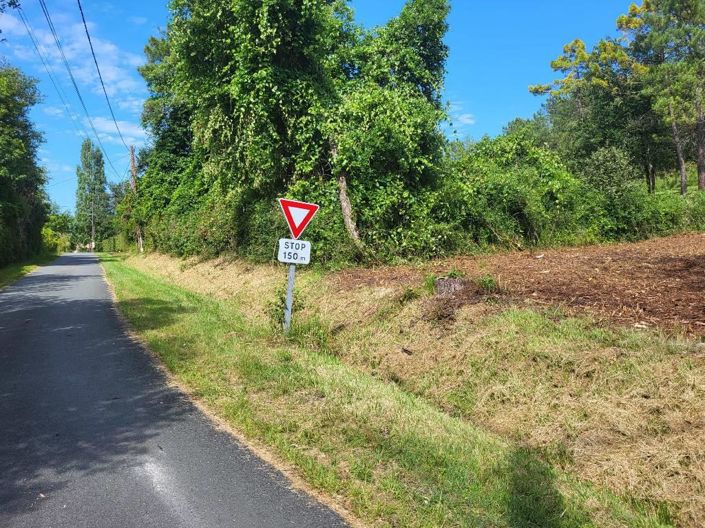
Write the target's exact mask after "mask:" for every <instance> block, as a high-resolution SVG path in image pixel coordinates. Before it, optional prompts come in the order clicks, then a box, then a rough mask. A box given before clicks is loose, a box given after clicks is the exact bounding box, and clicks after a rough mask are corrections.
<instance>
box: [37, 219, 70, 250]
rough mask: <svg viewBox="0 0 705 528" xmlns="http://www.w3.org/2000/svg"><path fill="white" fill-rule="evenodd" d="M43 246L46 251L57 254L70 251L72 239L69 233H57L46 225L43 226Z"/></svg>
mask: <svg viewBox="0 0 705 528" xmlns="http://www.w3.org/2000/svg"><path fill="white" fill-rule="evenodd" d="M42 247H43V251H44V253H47V254H49V255H56V254H59V253H65V252H67V251H69V250H70V249H71V241H70V239H69V236H68V235H64V234H61V233H56V232H55V231H53V230H52V229H51V228H49V227H46V226H45V227H43V228H42Z"/></svg>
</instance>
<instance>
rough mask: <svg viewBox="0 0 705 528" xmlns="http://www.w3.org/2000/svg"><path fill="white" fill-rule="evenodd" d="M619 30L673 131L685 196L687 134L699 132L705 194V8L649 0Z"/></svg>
mask: <svg viewBox="0 0 705 528" xmlns="http://www.w3.org/2000/svg"><path fill="white" fill-rule="evenodd" d="M618 25H619V27H620V29H621V30H622V31H624V32H625V34H626V35H627V36H628V37H629V42H630V51H631V54H632V56H633V57H634V58H635V59H636V60H637V61H638V62H639V64H640V66H641V67H642V69H643V72H644V73H645V78H646V80H647V86H646V90H647V91H648V92H649V93H650V94H651V95H653V97H654V99H655V105H654V107H655V109H656V110H657V111H658V112H659V113H660V114H661V115H662V117H663V118H664V119H665V120H666V121H667V122H668V124H669V125H670V126H671V129H672V131H673V139H674V143H675V146H676V152H677V158H678V166H679V171H680V175H681V192H682V194H685V192H686V190H687V175H686V171H685V161H686V160H685V152H684V151H685V143H686V139H685V136H686V134H688V133H689V131H690V130H695V132H696V133H695V137H694V140H695V143H696V145H697V148H696V151H697V166H698V182H699V185H698V186H699V188H700V189H701V190H702V189H705V91H704V90H703V83H704V82H705V2H702V0H644V1H643V2H642V4H641V5H636V4H632V6H631V7H630V9H629V12H628V13H627V14H625V15H623V16H621V17H620V18H619V20H618Z"/></svg>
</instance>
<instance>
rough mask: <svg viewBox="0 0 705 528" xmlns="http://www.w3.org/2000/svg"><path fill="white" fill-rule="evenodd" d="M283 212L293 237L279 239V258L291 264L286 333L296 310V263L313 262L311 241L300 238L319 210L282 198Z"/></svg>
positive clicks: (287, 290) (285, 306) (285, 320)
mask: <svg viewBox="0 0 705 528" xmlns="http://www.w3.org/2000/svg"><path fill="white" fill-rule="evenodd" d="M279 204H280V205H281V208H282V212H283V213H284V217H285V218H286V222H287V224H288V225H289V230H290V231H291V236H293V237H294V238H293V240H292V239H286V238H282V239H281V240H279V255H278V260H279V262H282V263H284V264H289V281H288V284H287V288H286V303H285V305H284V333H285V334H288V333H289V330H291V319H292V316H293V312H294V280H295V278H296V265H297V264H308V263H309V262H311V243H310V242H306V241H304V240H299V237H300V236H301V235H302V234H303V232H304V230H305V229H306V227H307V226H308V224H309V223H310V222H311V220H313V217H314V216H316V213H317V212H318V206H317V205H316V204H310V203H306V202H297V201H295V200H285V199H280V200H279Z"/></svg>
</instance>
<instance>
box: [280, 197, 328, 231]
mask: <svg viewBox="0 0 705 528" xmlns="http://www.w3.org/2000/svg"><path fill="white" fill-rule="evenodd" d="M279 205H281V208H282V211H283V212H284V217H285V218H286V223H287V224H289V231H291V236H293V237H294V238H299V237H300V236H301V234H302V233H303V232H304V230H305V229H306V228H307V227H308V224H309V223H311V220H313V217H314V216H316V213H317V212H318V209H319V206H318V205H316V204H312V203H306V202H297V201H296V200H287V199H285V198H280V199H279Z"/></svg>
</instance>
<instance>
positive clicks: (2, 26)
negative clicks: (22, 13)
mask: <svg viewBox="0 0 705 528" xmlns="http://www.w3.org/2000/svg"><path fill="white" fill-rule="evenodd" d="M0 31H2V38H7V37H8V36H19V35H23V34H24V31H25V30H24V27H23V26H22V22H21V21H20V19H19V18H15V17H13V16H12V15H10V14H9V13H3V14H0Z"/></svg>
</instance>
